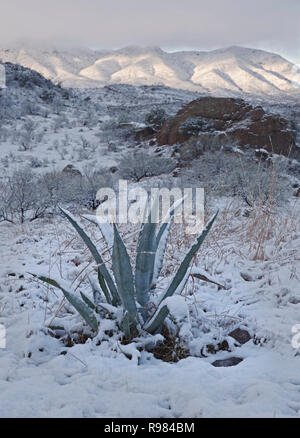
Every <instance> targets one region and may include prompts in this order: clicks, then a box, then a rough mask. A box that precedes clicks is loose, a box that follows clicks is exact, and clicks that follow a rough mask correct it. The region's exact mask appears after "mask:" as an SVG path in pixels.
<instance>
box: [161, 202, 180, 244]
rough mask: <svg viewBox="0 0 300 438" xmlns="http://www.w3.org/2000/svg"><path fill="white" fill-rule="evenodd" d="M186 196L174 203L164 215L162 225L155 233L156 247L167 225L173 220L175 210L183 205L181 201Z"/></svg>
mask: <svg viewBox="0 0 300 438" xmlns="http://www.w3.org/2000/svg"><path fill="white" fill-rule="evenodd" d="M185 198H186V196H185V197H183V198H181V199H179V200H178V201H176V202H175V203H174V204H173V205H172V207H170V209H169V211H168V213H167V214H166V217H165V218H164V219H163V224H162V225H161V227H160V229H159V231H158V233H157V237H156V245H157V246H158V245H159V242H160V239H161V238H162V236H163V235H164V233H165V230H166V228H167V227H168V225H169V224H170V222H171V221H172V220H174V213H175V211H176V210H177V208H178V207H179V206H180V205H181V204H182V203H183V201H184V200H185ZM167 218H169V220H167Z"/></svg>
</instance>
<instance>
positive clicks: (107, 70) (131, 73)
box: [0, 46, 300, 94]
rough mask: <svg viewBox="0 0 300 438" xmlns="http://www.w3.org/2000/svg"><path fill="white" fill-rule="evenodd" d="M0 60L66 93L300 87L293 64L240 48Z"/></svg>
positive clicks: (33, 53)
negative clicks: (116, 87)
mask: <svg viewBox="0 0 300 438" xmlns="http://www.w3.org/2000/svg"><path fill="white" fill-rule="evenodd" d="M0 60H2V61H3V62H7V61H9V62H13V63H17V64H21V65H23V66H25V67H29V68H31V69H34V70H37V71H38V72H40V73H41V74H43V75H44V76H45V77H46V78H49V79H52V80H54V81H56V82H61V83H62V84H63V85H64V86H68V87H99V86H103V85H107V84H131V85H166V86H169V87H173V88H180V89H185V90H190V91H200V92H203V91H205V92H213V93H227V94H228V93H229V94H232V93H255V94H277V93H280V92H293V91H295V90H296V89H297V88H299V87H300V70H298V68H297V67H296V66H295V65H294V64H293V63H291V62H289V61H287V60H286V59H284V58H282V57H281V56H279V55H276V54H273V53H268V52H265V51H262V50H254V49H248V48H243V47H229V48H226V49H219V50H214V51H211V52H197V51H182V52H174V53H167V52H165V51H163V50H162V49H160V48H157V47H147V48H141V47H136V46H133V47H126V48H124V49H120V50H111V51H94V50H89V49H58V50H56V49H53V48H47V49H45V48H43V49H41V48H37V47H18V48H16V47H15V48H10V49H8V48H3V49H0Z"/></svg>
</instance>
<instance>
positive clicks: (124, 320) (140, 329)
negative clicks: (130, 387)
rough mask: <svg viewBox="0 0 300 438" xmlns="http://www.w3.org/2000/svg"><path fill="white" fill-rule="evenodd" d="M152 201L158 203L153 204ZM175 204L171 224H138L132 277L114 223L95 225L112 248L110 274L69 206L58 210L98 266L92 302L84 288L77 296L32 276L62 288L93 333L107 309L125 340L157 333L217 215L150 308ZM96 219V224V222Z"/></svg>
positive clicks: (54, 282) (149, 222) (127, 257)
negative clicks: (138, 231)
mask: <svg viewBox="0 0 300 438" xmlns="http://www.w3.org/2000/svg"><path fill="white" fill-rule="evenodd" d="M155 205H156V203H155V204H154V208H155ZM174 208H175V207H173V209H171V212H170V213H171V214H170V217H171V219H170V221H169V223H163V224H162V225H161V226H160V228H159V230H158V231H157V224H156V223H151V213H150V215H149V218H148V222H146V223H145V224H144V225H143V226H142V228H141V231H140V234H139V239H138V244H137V249H136V263H135V274H134V275H133V269H132V266H131V261H130V258H129V255H128V252H127V249H126V247H125V245H124V242H123V240H122V238H121V236H120V234H119V232H118V229H117V227H116V226H115V225H114V226H113V229H112V228H111V226H110V225H109V224H105V226H104V225H103V224H102V225H100V224H99V228H100V230H101V232H102V234H103V237H104V239H105V241H106V243H107V245H108V247H110V246H111V243H112V242H113V246H112V248H110V250H112V255H111V258H112V270H113V276H112V275H111V274H110V272H109V270H108V269H107V267H106V263H105V261H104V260H103V258H102V255H101V254H100V252H99V251H98V249H97V247H96V245H95V244H94V243H93V242H92V240H91V239H90V237H89V236H88V235H87V234H86V232H85V231H84V229H83V228H82V227H81V226H80V225H79V224H78V222H77V221H76V219H75V218H74V217H73V216H72V215H71V214H70V213H69V212H68V211H67V210H64V209H61V211H62V213H63V214H64V215H65V216H66V218H67V219H68V220H69V222H70V223H71V225H72V226H73V227H74V228H75V230H76V231H77V233H78V234H79V236H80V237H81V239H82V240H83V241H84V243H85V244H86V246H87V247H88V249H89V250H90V252H91V254H92V256H93V258H94V261H95V263H96V265H97V273H98V283H95V282H94V281H93V280H92V279H89V280H90V285H91V289H92V293H93V301H91V300H90V299H89V298H88V297H87V296H86V295H85V294H83V292H80V296H81V298H79V297H78V296H76V295H75V294H73V293H71V292H69V291H67V290H66V288H65V287H64V285H61V284H60V283H59V282H58V281H56V280H54V279H51V278H49V277H47V276H41V275H39V276H37V275H34V276H35V277H37V278H39V279H40V280H41V281H43V282H45V283H47V284H50V285H51V286H54V287H56V288H58V289H60V290H61V291H62V292H63V294H64V296H65V297H66V299H67V300H68V301H69V302H70V303H71V304H72V305H73V306H74V308H75V309H76V310H77V311H78V312H79V314H80V315H81V316H82V317H83V319H84V320H85V321H86V323H87V324H88V325H89V326H90V327H91V329H92V330H93V331H94V332H96V333H97V332H98V329H99V316H101V315H103V312H104V313H108V314H109V315H110V317H111V318H113V319H117V320H119V324H120V329H121V330H122V331H123V333H124V334H125V338H126V339H127V340H131V339H133V338H135V337H136V336H141V335H143V334H144V333H148V334H150V335H154V334H156V333H158V332H159V331H161V329H162V327H163V325H164V322H165V319H166V318H167V316H168V315H169V312H170V308H172V307H174V301H172V299H171V297H173V295H174V294H179V293H180V292H181V291H182V290H183V288H184V287H185V285H186V282H187V280H188V277H189V272H188V269H189V267H190V265H191V262H192V260H193V258H194V256H195V255H196V253H197V252H198V250H199V248H200V246H201V245H202V243H203V241H204V239H205V238H206V236H207V235H208V233H209V231H210V229H211V227H212V225H213V223H214V221H215V219H216V217H217V214H215V215H214V216H213V217H212V218H211V219H210V221H209V222H208V223H207V225H206V227H205V228H204V229H203V231H202V233H201V234H200V235H199V236H198V238H197V239H196V241H195V242H194V244H193V245H192V246H191V248H190V250H189V251H188V253H187V254H186V256H185V257H184V259H183V261H182V263H181V265H180V266H179V268H178V270H177V272H176V274H175V275H174V277H173V279H172V280H171V283H170V285H169V286H168V287H167V288H166V290H165V291H164V292H163V293H162V294H160V296H159V298H158V301H157V306H154V310H153V302H154V300H155V298H154V297H155V295H156V284H157V281H158V278H159V275H160V272H161V269H162V266H163V261H164V254H165V250H166V244H167V241H168V238H169V233H170V229H171V226H172V222H173V219H174ZM95 223H96V224H97V222H95ZM120 309H121V317H120Z"/></svg>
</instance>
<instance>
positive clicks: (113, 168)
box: [109, 166, 118, 173]
mask: <svg viewBox="0 0 300 438" xmlns="http://www.w3.org/2000/svg"><path fill="white" fill-rule="evenodd" d="M109 171H110V173H116V172H118V168H117V167H116V166H112V167H111V168H110V169H109Z"/></svg>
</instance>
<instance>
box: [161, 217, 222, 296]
mask: <svg viewBox="0 0 300 438" xmlns="http://www.w3.org/2000/svg"><path fill="white" fill-rule="evenodd" d="M217 216H218V212H217V213H216V214H215V215H214V216H213V217H212V218H211V219H210V220H209V221H208V223H207V224H206V226H205V228H204V229H203V230H202V233H201V234H200V236H199V237H198V238H197V240H196V242H195V243H194V244H193V245H192V247H191V248H190V250H189V252H188V253H187V255H186V256H185V258H184V259H183V261H182V263H181V265H180V267H179V268H178V270H177V272H176V274H175V276H174V278H173V280H172V281H171V284H170V286H169V287H168V289H167V291H166V292H165V293H164V294H163V296H162V298H161V299H160V301H159V303H160V304H161V303H162V301H163V300H165V299H166V298H168V297H171V296H172V295H173V294H174V293H175V292H176V290H177V288H178V287H179V286H180V284H181V283H182V281H183V280H184V278H185V276H186V273H187V270H188V268H189V266H190V263H191V261H192V259H193V257H194V255H195V254H196V253H197V252H198V251H199V248H200V246H201V245H202V243H203V242H204V239H205V238H206V236H207V235H208V233H209V231H210V229H211V227H212V226H213V223H214V221H215V220H216V217H217Z"/></svg>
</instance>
